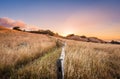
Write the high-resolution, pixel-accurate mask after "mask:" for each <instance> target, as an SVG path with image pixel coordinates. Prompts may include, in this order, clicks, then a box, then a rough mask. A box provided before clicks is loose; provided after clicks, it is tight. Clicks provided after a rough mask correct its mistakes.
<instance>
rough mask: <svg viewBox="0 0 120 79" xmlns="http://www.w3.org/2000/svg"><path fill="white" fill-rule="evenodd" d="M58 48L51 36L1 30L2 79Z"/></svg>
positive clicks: (0, 57) (0, 69)
mask: <svg viewBox="0 0 120 79" xmlns="http://www.w3.org/2000/svg"><path fill="white" fill-rule="evenodd" d="M54 47H56V41H55V40H54V39H52V37H50V36H45V35H40V34H39V35H38V34H31V33H24V32H19V31H13V30H9V29H2V30H0V79H6V78H9V77H10V76H11V73H12V72H13V71H14V70H16V69H18V68H19V67H21V66H24V65H25V64H27V63H29V62H31V61H33V60H35V59H37V58H38V57H41V56H43V55H44V54H45V53H46V52H47V51H49V50H50V49H53V48H54Z"/></svg>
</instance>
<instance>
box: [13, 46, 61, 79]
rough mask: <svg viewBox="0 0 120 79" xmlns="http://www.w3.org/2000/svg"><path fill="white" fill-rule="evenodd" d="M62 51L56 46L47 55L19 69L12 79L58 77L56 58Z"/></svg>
mask: <svg viewBox="0 0 120 79" xmlns="http://www.w3.org/2000/svg"><path fill="white" fill-rule="evenodd" d="M60 53H61V49H60V48H54V49H53V50H52V51H49V52H48V53H47V54H46V55H45V56H43V57H41V58H39V59H37V60H35V61H33V62H31V63H30V64H27V65H26V66H24V67H22V68H20V69H18V71H17V72H16V74H13V75H12V76H11V78H12V79H56V78H57V77H56V60H57V59H58V58H59V55H60Z"/></svg>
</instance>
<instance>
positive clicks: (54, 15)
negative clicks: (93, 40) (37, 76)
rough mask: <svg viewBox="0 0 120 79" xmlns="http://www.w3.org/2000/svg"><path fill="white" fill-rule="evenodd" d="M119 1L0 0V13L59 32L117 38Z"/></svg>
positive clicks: (119, 32)
mask: <svg viewBox="0 0 120 79" xmlns="http://www.w3.org/2000/svg"><path fill="white" fill-rule="evenodd" d="M119 4H120V1H119V0H59V1H57V0H51V1H49V0H29V1H28V0H19V1H18V0H1V3H0V17H1V18H2V17H8V18H11V19H14V20H20V21H18V23H19V22H21V23H23V22H25V24H28V25H33V27H31V28H34V29H36V28H40V29H50V30H52V31H54V32H57V33H59V34H60V35H63V36H66V35H68V34H71V33H74V34H78V35H85V36H88V37H90V36H95V37H99V38H101V39H104V40H112V39H114V40H118V41H120V30H119V29H120V9H119V7H120V5H119ZM15 25H16V24H15Z"/></svg>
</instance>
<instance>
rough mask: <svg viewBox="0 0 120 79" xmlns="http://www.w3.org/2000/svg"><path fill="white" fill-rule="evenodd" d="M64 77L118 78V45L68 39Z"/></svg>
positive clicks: (74, 78)
mask: <svg viewBox="0 0 120 79" xmlns="http://www.w3.org/2000/svg"><path fill="white" fill-rule="evenodd" d="M67 44H68V45H67V47H66V57H65V79H120V46H119V45H110V44H98V43H85V42H76V41H68V43H67Z"/></svg>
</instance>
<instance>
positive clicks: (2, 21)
mask: <svg viewBox="0 0 120 79" xmlns="http://www.w3.org/2000/svg"><path fill="white" fill-rule="evenodd" d="M0 25H1V26H5V27H7V28H13V27H15V26H19V27H20V28H21V29H25V30H38V29H40V28H39V27H37V26H33V25H28V24H26V23H24V22H23V21H20V20H17V21H16V20H13V19H10V18H8V17H3V18H0Z"/></svg>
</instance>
